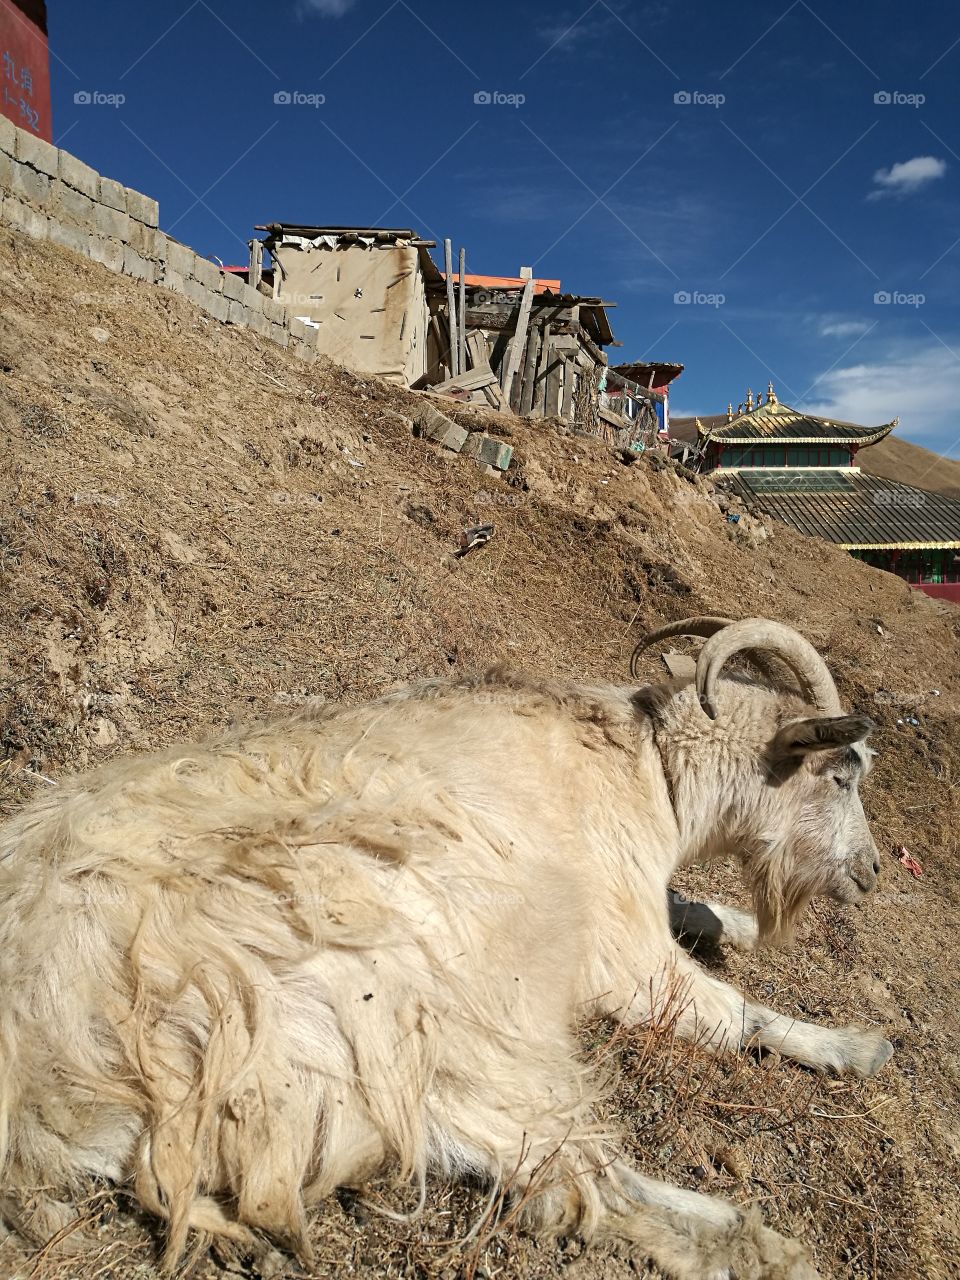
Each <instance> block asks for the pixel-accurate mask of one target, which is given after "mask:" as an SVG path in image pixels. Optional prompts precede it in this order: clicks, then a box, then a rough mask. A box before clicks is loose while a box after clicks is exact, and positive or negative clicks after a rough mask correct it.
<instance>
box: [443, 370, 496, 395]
mask: <svg viewBox="0 0 960 1280" xmlns="http://www.w3.org/2000/svg"><path fill="white" fill-rule="evenodd" d="M496 380H497V375H496V374H495V373H494V372H493V370H492V369H491V368H490V366H489V365H488V364H487V365H481V366H480V368H479V369H468V370H467V371H466V372H465V373H457V374H454V376H453V377H452V378H447V380H446V381H445V382H438V383H437V384H436V385H435V386H433V387H431V388H430V389H431V391H452V390H454V389H459V390H460V391H479V390H481V388H483V387H486V386H489V385H490V383H491V382H496Z"/></svg>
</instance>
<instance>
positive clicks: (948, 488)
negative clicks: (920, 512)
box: [857, 435, 960, 498]
mask: <svg viewBox="0 0 960 1280" xmlns="http://www.w3.org/2000/svg"><path fill="white" fill-rule="evenodd" d="M857 462H858V463H859V464H860V466H861V467H862V468H863V470H864V471H869V472H870V474H871V475H874V476H882V477H883V479H884V480H899V482H900V483H901V484H914V485H916V486H917V488H918V489H929V490H930V491H932V492H933V493H945V494H947V495H948V496H949V497H951V498H960V460H958V459H956V458H943V457H941V456H940V454H938V453H931V452H930V450H929V449H924V448H922V447H921V446H920V445H918V444H912V443H911V442H910V441H909V440H902V439H901V438H900V437H899V436H896V435H890V436H887V438H886V440H881V441H880V443H879V444H874V445H871V446H870V447H869V449H861V450H860V452H859V453H858V454H857Z"/></svg>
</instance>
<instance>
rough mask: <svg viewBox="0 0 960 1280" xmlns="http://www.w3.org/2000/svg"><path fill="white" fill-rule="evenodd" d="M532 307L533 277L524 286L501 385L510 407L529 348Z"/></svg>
mask: <svg viewBox="0 0 960 1280" xmlns="http://www.w3.org/2000/svg"><path fill="white" fill-rule="evenodd" d="M532 306H533V278H532V277H531V278H530V279H529V280H528V281H527V283H526V284H525V285H524V286H523V296H522V297H521V299H520V311H519V314H518V315H517V327H516V330H515V332H514V335H513V339H512V341H511V343H510V346H509V348H508V350H507V358H506V361H505V367H504V370H503V380H502V382H501V383H500V386H501V387H502V388H503V398H504V400H505V401H506V402H507V404H508V405H509V404H512V403H513V380H514V378H515V377H516V373H517V370H518V369H519V367H520V357H521V356H522V355H523V352H524V351H525V350H526V346H527V327H528V325H529V324H530V308H531V307H532Z"/></svg>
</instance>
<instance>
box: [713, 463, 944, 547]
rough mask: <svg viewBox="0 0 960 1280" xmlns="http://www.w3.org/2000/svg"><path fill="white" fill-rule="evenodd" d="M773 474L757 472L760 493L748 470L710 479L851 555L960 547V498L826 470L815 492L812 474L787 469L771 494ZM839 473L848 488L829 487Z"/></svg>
mask: <svg viewBox="0 0 960 1280" xmlns="http://www.w3.org/2000/svg"><path fill="white" fill-rule="evenodd" d="M771 474H772V473H771V472H770V471H769V470H767V471H762V472H761V471H758V473H757V477H758V481H757V487H756V488H754V486H753V485H752V484H751V480H752V479H754V477H753V476H752V475H751V470H750V469H749V468H744V469H743V470H741V471H738V472H736V473H735V474H733V475H730V476H725V475H724V473H723V472H722V471H714V472H711V473H710V478H711V479H712V480H713V481H714V483H715V484H717V485H718V487H720V488H722V489H725V490H726V491H727V492H732V493H736V494H738V495H739V496H740V497H741V498H743V499H744V501H745V502H749V503H750V504H751V505H752V506H753V507H755V508H757V509H758V510H760V511H763V512H765V513H766V514H767V515H768V516H772V517H773V518H774V519H775V520H782V521H783V522H784V524H789V525H792V526H793V528H794V529H798V530H799V531H800V533H806V534H808V535H809V536H810V537H813V538H823V539H825V540H826V541H827V542H833V543H835V544H836V545H837V546H840V547H844V548H845V549H846V550H848V551H861V550H862V551H867V550H884V549H886V548H899V549H901V550H907V549H911V548H913V549H919V548H921V547H933V548H939V549H946V548H954V547H956V548H960V499H957V498H948V497H946V496H945V495H944V494H940V493H930V492H928V491H927V490H926V489H917V488H914V487H913V486H912V485H907V484H898V483H897V482H896V481H893V480H884V479H883V478H882V477H881V476H871V475H866V474H865V473H864V472H862V471H855V470H854V471H853V474H851V472H850V471H847V470H844V469H841V468H836V469H835V468H824V487H823V489H822V490H821V491H819V492H811V490H810V485H811V484H812V483H815V480H813V479H812V477H813V476H814V475H815V473H814V472H812V471H810V470H800V469H797V470H794V469H792V468H790V467H784V468H783V470H782V476H783V488H782V489H781V490H780V491H779V492H770V491H769V488H768V484H769V483H770V482H769V481H768V480H767V479H766V477H770V476H771ZM838 474H839V475H840V476H842V477H843V479H844V480H846V481H848V482H849V483H848V484H847V485H846V486H845V487H844V488H842V489H841V490H839V491H838V490H837V489H836V488H828V487H827V476H828V475H829V476H830V477H836V476H837V475H838ZM760 476H763V477H764V478H765V479H764V480H763V481H760V480H759V477H760ZM801 477H802V479H801ZM791 481H793V482H794V483H793V484H792V487H791Z"/></svg>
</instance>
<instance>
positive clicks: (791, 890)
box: [744, 844, 822, 947]
mask: <svg viewBox="0 0 960 1280" xmlns="http://www.w3.org/2000/svg"><path fill="white" fill-rule="evenodd" d="M801 868H802V862H798V859H797V856H796V851H795V850H792V849H788V848H787V847H785V846H783V845H774V844H767V845H765V846H764V847H763V848H762V849H760V850H758V851H757V852H755V853H754V854H753V855H752V856H747V857H746V858H745V860H744V872H745V875H746V879H747V882H748V884H749V886H750V892H751V895H752V897H753V909H754V912H755V913H756V917H757V927H758V930H759V942H760V945H761V946H768V947H774V946H775V947H782V946H786V945H788V944H789V943H791V942H792V941H793V939H794V936H795V933H796V927H797V924H798V922H799V920H800V917H801V916H802V915H803V913H804V911H805V910H806V909H807V906H808V905H809V903H810V900H811V899H812V898H814V897H816V896H817V893H818V892H820V891H822V886H820V885H819V883H818V882H816V881H815V880H813V879H811V878H810V877H808V876H807V875H805V874H804V873H803V871H802V869H801Z"/></svg>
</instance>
